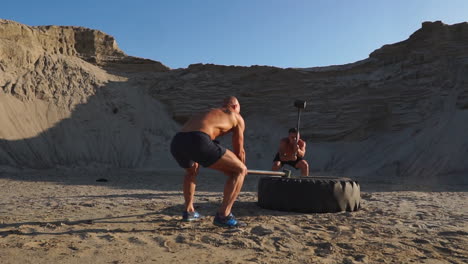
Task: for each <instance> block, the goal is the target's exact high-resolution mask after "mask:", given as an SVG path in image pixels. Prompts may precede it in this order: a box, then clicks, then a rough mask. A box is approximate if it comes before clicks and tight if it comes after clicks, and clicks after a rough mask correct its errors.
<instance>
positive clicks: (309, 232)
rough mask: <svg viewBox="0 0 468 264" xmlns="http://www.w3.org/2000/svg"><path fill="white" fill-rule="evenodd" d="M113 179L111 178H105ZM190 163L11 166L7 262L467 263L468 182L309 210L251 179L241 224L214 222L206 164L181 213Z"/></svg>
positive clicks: (217, 177) (371, 189) (216, 180)
mask: <svg viewBox="0 0 468 264" xmlns="http://www.w3.org/2000/svg"><path fill="white" fill-rule="evenodd" d="M101 178H105V179H106V180H108V181H107V182H98V181H96V180H98V179H101ZM181 180H182V177H181V172H180V171H158V172H149V171H128V170H119V171H114V170H104V169H93V170H91V169H56V170H46V171H44V170H43V171H32V170H28V171H17V170H0V190H1V192H0V256H1V258H0V263H115V264H117V263H467V262H468V191H467V188H466V186H464V187H463V186H461V187H457V186H452V187H447V188H446V190H445V191H444V190H438V191H436V192H428V191H421V190H424V188H418V187H417V186H413V187H411V186H410V187H408V186H377V185H373V186H371V185H366V184H365V183H361V190H362V198H363V201H362V209H361V210H360V211H358V212H353V213H347V212H343V213H335V214H300V213H289V212H277V211H271V210H264V209H261V208H259V207H258V206H257V205H256V199H257V197H256V188H257V182H258V176H248V178H247V180H246V183H245V185H244V188H243V191H242V193H241V195H240V197H239V201H238V202H237V203H236V204H235V208H234V211H233V212H234V213H235V214H236V216H237V217H238V218H240V219H242V220H244V221H246V222H247V223H248V227H247V228H244V229H240V230H236V229H234V230H228V229H223V228H219V227H215V226H213V225H212V219H213V218H212V215H213V214H214V212H215V210H216V208H217V206H218V205H219V203H220V200H221V192H222V188H223V183H224V176H223V175H221V174H217V173H210V172H208V171H206V170H202V171H201V175H200V177H199V181H198V192H197V195H196V206H197V208H198V210H199V211H200V213H202V214H203V215H205V216H206V217H205V218H204V219H203V220H202V221H199V222H196V223H185V222H181V221H180V214H181V211H182V203H183V198H182V195H181V191H180V189H181Z"/></svg>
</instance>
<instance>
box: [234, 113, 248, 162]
mask: <svg viewBox="0 0 468 264" xmlns="http://www.w3.org/2000/svg"><path fill="white" fill-rule="evenodd" d="M244 130H245V123H244V119H243V118H242V116H241V115H238V117H237V126H236V127H234V129H233V133H232V147H233V148H234V154H236V155H237V157H238V158H239V159H240V160H241V161H242V163H244V164H245V149H244Z"/></svg>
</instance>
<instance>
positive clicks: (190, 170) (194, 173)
mask: <svg viewBox="0 0 468 264" xmlns="http://www.w3.org/2000/svg"><path fill="white" fill-rule="evenodd" d="M199 168H200V165H198V163H196V162H195V163H194V164H193V165H192V167H190V168H188V169H186V172H187V173H186V174H185V176H186V177H189V178H195V177H196V176H197V174H198V169H199Z"/></svg>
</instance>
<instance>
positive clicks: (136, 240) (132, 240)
mask: <svg viewBox="0 0 468 264" xmlns="http://www.w3.org/2000/svg"><path fill="white" fill-rule="evenodd" d="M128 242H130V243H133V244H137V245H140V246H143V245H146V244H148V243H146V242H145V241H143V240H141V239H139V238H138V237H129V238H128Z"/></svg>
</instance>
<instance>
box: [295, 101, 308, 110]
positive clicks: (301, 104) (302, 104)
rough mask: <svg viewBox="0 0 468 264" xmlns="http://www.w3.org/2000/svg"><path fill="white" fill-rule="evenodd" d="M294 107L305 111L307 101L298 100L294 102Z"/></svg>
mask: <svg viewBox="0 0 468 264" xmlns="http://www.w3.org/2000/svg"><path fill="white" fill-rule="evenodd" d="M294 106H295V107H297V108H299V109H305V108H306V101H303V100H296V101H294Z"/></svg>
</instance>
